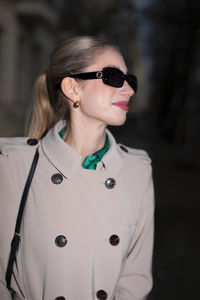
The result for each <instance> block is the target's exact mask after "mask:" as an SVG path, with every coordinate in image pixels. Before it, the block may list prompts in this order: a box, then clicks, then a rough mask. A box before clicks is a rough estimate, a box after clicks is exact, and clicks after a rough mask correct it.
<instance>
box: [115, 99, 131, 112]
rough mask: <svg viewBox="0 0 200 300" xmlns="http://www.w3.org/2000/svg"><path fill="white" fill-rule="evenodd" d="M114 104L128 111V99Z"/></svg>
mask: <svg viewBox="0 0 200 300" xmlns="http://www.w3.org/2000/svg"><path fill="white" fill-rule="evenodd" d="M112 105H115V106H117V107H119V108H121V109H123V110H125V111H128V101H118V102H113V103H112Z"/></svg>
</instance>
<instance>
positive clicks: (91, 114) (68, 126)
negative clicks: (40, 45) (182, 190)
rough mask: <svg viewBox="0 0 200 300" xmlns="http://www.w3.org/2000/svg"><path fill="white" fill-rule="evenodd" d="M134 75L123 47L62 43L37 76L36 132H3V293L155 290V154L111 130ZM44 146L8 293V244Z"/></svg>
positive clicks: (124, 294)
mask: <svg viewBox="0 0 200 300" xmlns="http://www.w3.org/2000/svg"><path fill="white" fill-rule="evenodd" d="M126 73H127V68H126V64H125V62H124V59H123V57H122V55H121V54H120V52H119V50H118V49H117V48H116V47H114V46H111V45H110V44H108V43H106V42H103V41H101V40H98V39H96V38H92V37H78V38H74V39H70V40H67V41H65V42H63V43H62V44H61V45H59V46H58V47H57V48H56V49H55V51H54V52H53V54H52V56H51V60H50V64H49V66H48V68H47V71H46V75H43V76H41V77H40V79H39V81H38V83H37V88H36V98H35V107H34V110H33V114H32V119H31V124H30V127H29V136H30V137H32V138H28V139H27V138H14V139H1V143H0V150H1V155H0V175H1V177H0V178H1V180H0V193H1V210H0V221H1V226H0V239H1V242H0V255H1V261H0V276H1V278H0V294H1V299H2V300H7V299H12V298H13V299H18V300H19V299H20V300H21V299H29V300H40V299H43V300H50V299H52V300H53V299H57V300H59V299H60V300H61V299H62V300H64V299H70V300H80V299H83V300H89V299H115V300H136V299H137V300H139V299H140V300H141V299H145V297H146V295H147V294H148V293H149V291H150V289H151V287H152V276H151V260H152V245H153V209H154V202H153V188H152V176H151V165H150V159H149V157H148V156H147V154H146V153H145V152H144V151H141V150H135V149H131V148H129V147H125V146H123V145H119V144H117V143H116V142H115V139H114V137H113V136H112V134H111V133H110V132H109V131H108V130H107V129H106V127H107V125H122V124H123V123H124V122H125V120H126V114H127V111H128V103H129V100H130V97H131V96H132V95H133V94H134V93H135V92H136V88H137V82H136V78H135V77H134V76H133V75H125V74H126ZM33 138H34V139H33ZM36 138H37V139H36ZM36 149H38V151H39V160H38V163H37V166H36V170H35V174H34V176H33V179H32V183H31V186H30V190H29V193H28V197H27V202H26V206H25V210H24V212H23V219H22V224H21V229H20V234H21V240H20V244H19V249H18V251H17V253H16V260H15V263H14V266H13V273H12V278H11V285H10V289H11V293H10V291H9V290H8V289H7V287H6V280H5V273H6V269H7V266H8V260H9V255H10V243H11V240H12V236H13V233H14V228H15V222H16V218H17V213H18V208H19V203H20V199H21V195H22V192H23V189H24V185H25V182H26V179H27V176H28V173H29V169H30V166H31V163H32V160H33V156H34V153H35V151H36ZM18 235H19V234H18ZM11 294H12V296H11Z"/></svg>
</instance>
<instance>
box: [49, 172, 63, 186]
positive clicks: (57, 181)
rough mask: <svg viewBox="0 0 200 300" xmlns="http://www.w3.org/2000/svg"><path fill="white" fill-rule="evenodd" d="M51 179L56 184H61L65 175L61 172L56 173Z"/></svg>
mask: <svg viewBox="0 0 200 300" xmlns="http://www.w3.org/2000/svg"><path fill="white" fill-rule="evenodd" d="M51 181H52V182H53V183H55V184H60V183H61V182H62V181H63V177H62V175H61V174H60V173H56V174H53V175H52V176H51Z"/></svg>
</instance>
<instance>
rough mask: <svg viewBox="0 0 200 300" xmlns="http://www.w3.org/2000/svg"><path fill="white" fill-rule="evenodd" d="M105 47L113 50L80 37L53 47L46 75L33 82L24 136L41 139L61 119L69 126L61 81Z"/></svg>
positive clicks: (91, 38) (88, 62)
mask: <svg viewBox="0 0 200 300" xmlns="http://www.w3.org/2000/svg"><path fill="white" fill-rule="evenodd" d="M106 47H112V48H116V47H115V46H113V45H112V44H110V43H108V42H106V41H104V40H102V39H98V38H95V37H90V36H82V37H76V38H72V39H69V40H65V41H63V42H62V43H60V44H59V45H58V46H57V47H56V48H55V50H54V51H53V53H52V55H51V57H50V63H49V65H48V67H47V70H46V72H45V74H43V75H40V76H39V77H38V79H37V80H36V82H35V87H34V97H33V105H32V111H31V114H30V120H29V124H28V126H27V129H26V135H27V136H30V137H33V138H41V137H43V136H44V135H45V134H46V133H47V131H48V130H49V129H50V128H51V127H53V126H54V125H55V123H56V122H57V121H58V120H61V119H64V120H66V121H67V122H68V123H69V124H70V108H69V103H68V101H66V97H65V96H64V95H63V93H62V92H61V89H60V83H61V80H62V78H64V77H65V76H66V74H75V73H79V72H82V71H83V70H84V68H86V67H87V66H89V65H91V64H92V63H93V62H94V60H95V58H96V56H97V54H98V53H100V52H101V51H103V50H104V49H105V48H106ZM116 49H117V48H116ZM117 50H118V49H117Z"/></svg>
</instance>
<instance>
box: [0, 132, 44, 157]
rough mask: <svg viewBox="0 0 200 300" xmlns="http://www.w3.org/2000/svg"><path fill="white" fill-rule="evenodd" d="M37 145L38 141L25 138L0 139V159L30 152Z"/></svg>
mask: <svg viewBox="0 0 200 300" xmlns="http://www.w3.org/2000/svg"><path fill="white" fill-rule="evenodd" d="M38 145H39V140H37V139H34V138H27V137H14V138H4V137H1V138H0V157H10V156H12V155H15V154H17V155H19V154H20V153H22V152H23V154H24V153H25V152H31V150H33V151H34V149H35V148H36V147H37V146H38Z"/></svg>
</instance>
